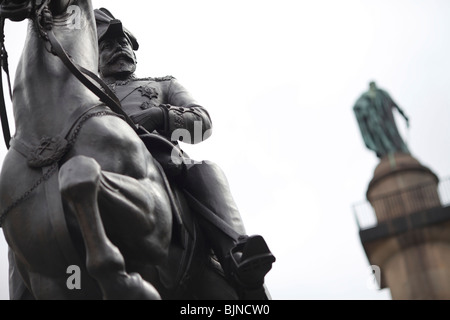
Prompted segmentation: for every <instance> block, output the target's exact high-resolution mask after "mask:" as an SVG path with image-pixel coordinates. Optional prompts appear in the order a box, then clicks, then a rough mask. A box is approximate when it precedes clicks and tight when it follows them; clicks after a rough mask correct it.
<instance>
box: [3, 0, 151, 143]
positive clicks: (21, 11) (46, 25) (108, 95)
mask: <svg viewBox="0 0 450 320" xmlns="http://www.w3.org/2000/svg"><path fill="white" fill-rule="evenodd" d="M11 1H12V2H13V4H10V6H4V5H3V2H4V1H1V0H0V50H1V51H0V61H1V66H2V68H3V70H4V72H5V73H6V75H7V78H8V85H9V94H10V98H11V99H12V91H11V82H10V77H9V68H8V54H7V52H6V48H5V41H4V39H5V37H4V25H5V20H6V19H10V20H12V21H22V20H24V19H27V18H30V19H32V20H33V21H34V23H35V24H36V27H37V30H38V32H39V35H40V37H41V39H42V40H43V41H44V42H45V45H46V48H47V51H48V52H50V53H51V54H53V55H55V56H57V57H58V58H59V59H60V60H61V61H62V63H63V64H64V65H65V66H66V67H67V69H68V70H69V71H70V72H71V73H72V74H73V75H74V76H75V77H76V78H77V79H78V80H79V81H80V82H81V83H83V84H84V85H85V86H86V87H87V88H88V89H89V90H90V91H91V92H93V93H94V94H95V95H96V96H97V97H98V98H99V99H100V101H102V102H103V103H104V104H106V105H107V106H108V107H109V108H110V109H111V110H112V111H113V112H115V113H118V114H119V115H120V116H122V117H123V118H124V120H125V121H126V122H127V123H128V124H129V125H130V126H131V127H132V128H133V129H134V130H135V131H136V132H139V131H140V132H141V133H144V134H146V133H148V132H147V131H146V130H145V129H144V128H143V127H142V126H139V125H136V124H135V123H133V121H132V120H131V119H130V117H129V116H128V115H127V114H126V113H125V112H124V111H123V110H122V108H121V104H120V101H119V99H118V98H117V96H116V95H115V94H114V92H112V90H111V89H110V88H109V87H108V85H107V84H106V83H105V82H104V81H103V80H102V79H100V78H99V77H98V76H97V75H96V74H95V73H93V72H92V71H90V70H87V69H86V68H84V67H82V66H80V65H78V64H76V63H75V62H74V61H73V60H72V59H71V57H70V56H69V54H68V53H67V52H66V51H65V50H64V48H63V47H62V45H61V43H60V42H59V41H58V39H57V38H56V36H55V34H54V32H53V16H52V13H51V11H50V10H49V9H48V5H49V3H50V2H51V0H27V1H22V2H20V0H11ZM19 2H20V5H19ZM92 80H93V81H95V82H96V83H94V82H93V81H92ZM0 118H1V119H0V120H1V124H2V130H3V137H4V139H5V144H6V147H7V148H8V149H9V147H10V140H11V133H10V129H9V123H8V116H7V112H6V104H5V99H4V93H3V83H2V77H1V75H0Z"/></svg>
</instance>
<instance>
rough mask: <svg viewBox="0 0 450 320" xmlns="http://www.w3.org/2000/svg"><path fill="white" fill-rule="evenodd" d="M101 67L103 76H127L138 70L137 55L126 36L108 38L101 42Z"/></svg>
mask: <svg viewBox="0 0 450 320" xmlns="http://www.w3.org/2000/svg"><path fill="white" fill-rule="evenodd" d="M99 68H100V73H101V75H102V76H103V77H116V78H121V77H126V76H128V75H130V74H133V73H134V72H135V71H136V56H135V55H134V51H133V48H132V46H131V44H130V42H129V41H128V39H127V38H126V37H117V38H107V39H104V40H102V41H101V42H100V44H99Z"/></svg>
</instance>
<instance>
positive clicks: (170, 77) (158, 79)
mask: <svg viewBox="0 0 450 320" xmlns="http://www.w3.org/2000/svg"><path fill="white" fill-rule="evenodd" d="M173 79H175V77H172V76H165V77H156V78H154V80H155V81H157V82H161V81H170V80H173Z"/></svg>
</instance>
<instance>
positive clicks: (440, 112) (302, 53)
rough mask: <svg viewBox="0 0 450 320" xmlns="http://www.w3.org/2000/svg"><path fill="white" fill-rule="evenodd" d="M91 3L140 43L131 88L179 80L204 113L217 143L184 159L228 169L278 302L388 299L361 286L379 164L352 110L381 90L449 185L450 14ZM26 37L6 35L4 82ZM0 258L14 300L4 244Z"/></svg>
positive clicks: (315, 6)
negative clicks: (363, 220) (357, 207)
mask: <svg viewBox="0 0 450 320" xmlns="http://www.w3.org/2000/svg"><path fill="white" fill-rule="evenodd" d="M93 3H94V7H96V8H99V7H102V6H104V7H106V8H108V9H110V10H111V11H112V13H113V14H115V15H116V17H117V18H119V19H121V20H122V22H123V23H124V25H125V26H126V27H127V28H128V29H129V30H131V31H132V32H133V33H134V34H135V35H136V37H137V38H138V40H139V42H140V45H141V48H140V49H139V51H138V52H137V57H138V75H139V76H143V77H144V76H164V75H173V76H175V77H176V78H177V79H178V80H179V81H180V82H181V83H182V84H183V85H184V86H185V87H186V88H187V89H188V90H189V91H191V93H192V94H193V96H194V97H195V98H196V99H197V100H198V102H200V104H202V105H203V106H204V107H206V108H207V109H208V110H209V112H210V114H211V117H212V120H213V123H214V132H213V135H212V137H211V138H210V139H209V140H207V141H205V142H203V143H202V144H200V145H195V146H186V148H185V149H186V151H188V153H189V154H190V155H191V156H192V157H193V158H195V159H208V160H211V161H215V162H217V163H218V164H219V165H220V166H221V167H222V168H223V170H224V171H225V173H226V174H227V176H228V179H229V182H230V184H231V188H232V192H233V194H234V196H235V200H236V202H237V203H238V205H239V207H240V209H241V212H242V215H243V218H244V221H245V223H246V227H247V231H248V232H249V233H250V234H254V233H259V234H262V235H263V236H264V237H265V238H266V240H267V242H268V244H269V246H270V248H271V249H272V251H273V253H274V254H275V255H276V257H277V259H278V261H277V262H276V263H275V264H274V267H273V269H272V271H271V272H270V273H269V275H268V276H267V278H266V283H267V286H268V288H269V290H270V292H271V295H272V298H273V299H276V300H279V299H289V300H291V299H390V294H389V291H388V290H381V291H375V290H373V289H371V288H370V286H369V285H368V281H370V277H369V275H370V273H369V269H368V266H369V263H368V261H367V258H366V257H365V254H364V252H363V249H362V246H361V243H360V240H359V236H358V229H357V226H356V222H355V219H354V217H353V212H352V204H354V203H355V202H359V201H362V200H364V195H365V191H366V188H367V185H368V183H369V181H370V179H371V175H372V173H373V170H374V168H375V166H376V164H377V158H376V157H375V154H374V153H373V152H371V151H369V150H367V149H366V148H365V146H364V144H363V141H362V138H361V135H360V132H359V128H358V126H357V122H356V120H355V118H354V115H353V111H352V107H353V104H354V102H355V101H356V99H357V98H358V97H359V95H360V94H361V93H362V92H363V91H365V90H367V88H368V83H369V81H371V80H375V81H376V82H377V84H378V85H379V86H380V87H382V88H384V89H386V90H387V91H388V92H389V93H390V94H391V95H392V97H393V99H394V100H395V101H396V102H397V103H398V104H399V105H400V106H401V107H402V108H403V109H404V111H405V112H406V114H407V115H408V116H409V118H410V124H411V128H410V130H409V132H407V130H406V128H405V125H404V122H403V121H402V120H401V119H400V118H399V121H398V125H399V126H400V128H401V130H402V132H403V134H404V136H405V138H407V140H408V143H409V146H410V149H411V150H412V152H413V155H415V156H416V158H418V159H419V160H420V161H421V162H422V163H423V164H424V165H427V166H429V167H430V168H431V169H432V170H433V171H434V172H435V173H436V174H437V175H438V176H439V177H441V178H444V177H446V176H449V175H450V168H449V166H448V162H449V159H450V153H449V148H448V146H449V142H450V133H449V131H448V127H447V126H448V125H447V124H448V120H449V119H450V108H449V104H450V90H448V88H449V87H450V64H449V58H448V57H449V56H450V47H449V44H448V43H449V40H448V39H450V19H448V17H449V16H450V2H449V1H446V0H440V1H438V0H427V1H424V0H422V1H418V0H417V1H413V0H405V1H403V0H402V1H401V0H396V1H387V0H381V1H380V0H377V1H368V0H364V1H362V0H359V1H349V0H341V1H333V0H329V1H326V0H314V1H312V0H311V1H300V0H279V1H266V0H258V1H255V0H240V1H237V0H228V1H211V0H209V1H206V0H190V1H181V0H164V1H143V0H140V1H138V0H134V1H128V2H125V3H126V5H124V2H123V1H118V0H108V1H106V0H93ZM131 3H132V4H133V6H134V7H132V5H131ZM124 6H125V7H124ZM25 26H26V23H24V22H22V23H12V22H9V21H8V22H7V34H6V41H7V48H8V52H9V55H10V67H11V69H12V70H14V69H15V66H16V65H17V58H18V55H19V54H20V50H21V47H22V45H23V33H24V30H25ZM10 115H11V113H10ZM11 117H12V116H11ZM1 141H2V140H1ZM0 145H1V147H0V148H1V149H0V159H2V158H3V155H4V153H5V148H4V146H3V143H0ZM0 257H1V258H0V259H1V260H0V261H1V262H0V299H8V290H7V250H6V245H5V242H4V240H3V238H2V239H1V240H0ZM381 272H383V271H382V270H381Z"/></svg>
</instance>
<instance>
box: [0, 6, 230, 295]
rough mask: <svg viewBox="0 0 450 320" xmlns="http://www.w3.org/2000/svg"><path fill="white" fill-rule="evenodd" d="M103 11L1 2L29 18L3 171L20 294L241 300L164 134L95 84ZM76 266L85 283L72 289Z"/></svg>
mask: <svg viewBox="0 0 450 320" xmlns="http://www.w3.org/2000/svg"><path fill="white" fill-rule="evenodd" d="M69 6H76V7H77V8H78V9H79V10H77V12H76V14H77V19H78V21H77V27H76V28H74V26H73V19H74V16H73V13H72V12H71V11H70V10H68V7H69ZM93 12H94V11H93V8H92V3H91V1H90V0H3V1H0V16H2V19H5V18H7V19H10V20H13V21H22V20H25V19H28V20H29V28H28V33H27V39H26V43H25V46H24V49H23V53H22V56H21V59H20V62H19V65H18V67H17V71H16V78H15V85H14V94H13V110H14V120H15V127H16V132H15V134H14V136H13V138H12V139H11V141H10V144H11V148H10V149H9V150H8V152H7V154H6V157H5V158H4V162H3V167H2V171H1V176H0V208H2V211H1V212H0V224H1V227H2V228H3V232H4V235H5V238H6V241H7V243H8V245H9V248H10V254H9V260H10V279H11V280H10V295H11V298H13V299H161V298H162V299H180V298H187V299H220V298H222V299H230V298H235V297H236V294H235V290H234V288H233V286H232V285H231V284H230V283H229V282H228V281H226V280H225V278H224V277H223V276H220V272H216V270H219V271H220V266H218V264H217V262H216V261H215V260H214V256H213V255H212V254H211V251H210V249H209V248H208V247H207V246H206V245H205V241H204V239H203V235H202V233H201V232H200V231H199V230H198V227H197V225H198V223H197V221H196V217H195V215H193V214H192V212H191V209H190V208H189V206H188V205H187V204H186V199H185V198H184V197H183V194H182V192H181V191H180V190H179V189H177V187H176V185H174V184H173V183H171V182H170V181H168V178H167V176H166V175H165V174H164V171H163V170H162V169H161V166H160V165H159V164H158V162H157V161H156V160H155V158H154V157H153V156H152V154H151V153H150V152H149V151H148V148H147V146H146V143H144V141H147V143H153V142H154V143H158V140H157V139H154V140H151V139H150V140H151V141H153V142H148V141H149V140H148V139H147V140H145V139H144V140H143V139H141V137H140V136H139V135H138V133H137V131H136V130H133V129H136V128H133V126H132V125H130V123H128V121H127V119H126V116H125V115H123V114H120V113H117V112H116V110H112V105H114V102H115V100H114V97H111V96H108V94H107V93H108V92H107V90H106V89H107V88H103V90H100V89H99V86H92V85H91V86H89V85H88V86H87V85H86V79H87V78H91V79H92V78H95V73H94V72H89V70H92V71H97V70H98V49H97V33H96V26H95V20H94V13H93ZM72 62H73V63H72ZM74 64H75V65H76V66H78V67H76V68H74V67H73V66H74ZM80 70H81V71H83V72H84V73H87V74H88V76H89V77H85V78H81V77H80V76H79V75H78V77H77V76H74V74H76V73H77V72H79V71H80ZM80 79H83V81H80ZM89 81H90V80H89ZM91 83H92V82H91ZM96 90H97V91H96ZM99 90H100V91H101V92H103V95H102V94H101V92H100V93H99ZM105 94H106V96H105ZM99 97H100V100H101V101H100V100H99ZM124 120H125V121H124ZM138 129H139V128H138ZM155 141H156V142H155ZM74 266H75V267H78V268H79V272H80V275H81V277H80V284H79V286H78V288H73V286H72V287H71V286H69V285H68V277H69V275H70V274H68V273H69V270H75V269H73V267H74ZM71 268H72V269H71ZM218 275H219V276H218Z"/></svg>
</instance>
